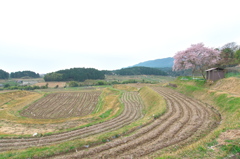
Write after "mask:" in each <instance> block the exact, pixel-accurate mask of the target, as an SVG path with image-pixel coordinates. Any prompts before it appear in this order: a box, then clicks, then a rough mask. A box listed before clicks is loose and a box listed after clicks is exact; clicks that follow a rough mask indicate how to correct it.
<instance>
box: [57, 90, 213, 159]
mask: <svg viewBox="0 0 240 159" xmlns="http://www.w3.org/2000/svg"><path fill="white" fill-rule="evenodd" d="M154 90H155V91H156V92H158V93H159V94H161V95H162V96H164V98H165V99H166V101H167V103H168V111H167V112H166V113H165V114H164V115H163V116H162V117H160V118H159V119H157V120H155V121H154V122H153V123H152V124H150V125H148V126H145V127H144V128H142V129H140V130H139V131H137V132H136V133H135V134H133V135H131V136H128V137H123V138H120V139H116V140H113V141H111V142H109V143H106V144H104V145H100V146H97V147H93V148H89V149H88V151H79V152H77V153H73V154H69V155H65V156H61V157H58V158H116V156H118V157H119V158H128V157H130V158H132V157H136V158H139V157H142V156H145V155H148V154H149V153H153V152H155V151H158V150H160V149H162V148H165V147H167V146H171V145H174V144H178V143H181V142H182V141H184V140H187V139H189V138H191V137H192V136H193V135H194V134H197V133H200V132H207V131H209V129H212V126H214V125H215V124H216V122H212V121H211V119H210V117H211V116H212V115H215V112H213V111H211V110H210V109H209V108H207V107H205V106H204V105H203V104H202V103H199V102H198V101H196V100H194V99H190V98H187V97H185V96H183V95H181V94H179V93H175V92H174V91H172V90H169V89H167V88H162V87H159V88H154Z"/></svg>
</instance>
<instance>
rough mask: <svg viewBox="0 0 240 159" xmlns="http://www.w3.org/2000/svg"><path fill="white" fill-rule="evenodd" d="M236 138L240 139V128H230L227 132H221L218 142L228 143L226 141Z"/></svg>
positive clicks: (221, 143) (220, 143)
mask: <svg viewBox="0 0 240 159" xmlns="http://www.w3.org/2000/svg"><path fill="white" fill-rule="evenodd" d="M234 139H240V129H238V130H228V131H226V132H223V133H221V135H220V136H219V138H218V144H219V145H226V144H228V143H227V142H226V141H227V140H234Z"/></svg>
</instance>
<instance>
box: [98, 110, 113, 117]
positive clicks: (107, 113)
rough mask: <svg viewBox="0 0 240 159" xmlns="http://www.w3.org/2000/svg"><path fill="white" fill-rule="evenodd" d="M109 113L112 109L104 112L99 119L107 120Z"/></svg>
mask: <svg viewBox="0 0 240 159" xmlns="http://www.w3.org/2000/svg"><path fill="white" fill-rule="evenodd" d="M111 112H112V109H109V110H107V111H106V112H104V113H103V114H101V115H100V116H99V117H100V118H107V117H109V116H110V114H111Z"/></svg>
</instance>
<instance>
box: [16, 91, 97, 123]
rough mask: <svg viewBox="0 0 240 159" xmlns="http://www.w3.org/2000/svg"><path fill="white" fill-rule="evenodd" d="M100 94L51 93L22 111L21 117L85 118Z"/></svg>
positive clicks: (93, 107) (95, 92)
mask: <svg viewBox="0 0 240 159" xmlns="http://www.w3.org/2000/svg"><path fill="white" fill-rule="evenodd" d="M100 94H101V92H100V91H93V92H68V93H67V92H63V93H52V94H49V95H48V96H47V97H44V98H42V99H40V100H38V101H37V102H35V103H33V104H32V105H30V106H29V107H28V108H26V109H24V110H23V111H22V112H21V115H22V116H25V117H29V118H36V119H58V118H67V117H81V116H86V115H88V114H90V113H91V112H92V111H93V110H94V109H95V106H96V104H97V102H98V97H99V95H100Z"/></svg>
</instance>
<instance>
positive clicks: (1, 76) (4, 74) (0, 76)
mask: <svg viewBox="0 0 240 159" xmlns="http://www.w3.org/2000/svg"><path fill="white" fill-rule="evenodd" d="M8 78H9V73H8V72H6V71H4V70H2V69H0V79H8Z"/></svg>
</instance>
